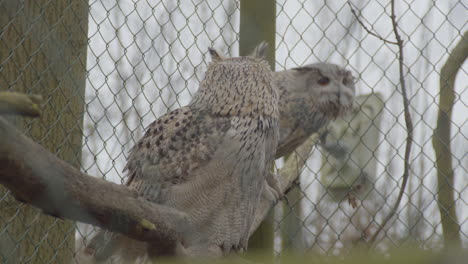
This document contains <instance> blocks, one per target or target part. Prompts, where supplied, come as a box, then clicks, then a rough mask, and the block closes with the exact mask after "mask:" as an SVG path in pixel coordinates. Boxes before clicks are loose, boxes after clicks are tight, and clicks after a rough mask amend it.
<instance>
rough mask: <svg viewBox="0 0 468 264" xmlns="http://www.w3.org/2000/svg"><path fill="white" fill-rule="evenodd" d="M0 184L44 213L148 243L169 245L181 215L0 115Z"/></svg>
mask: <svg viewBox="0 0 468 264" xmlns="http://www.w3.org/2000/svg"><path fill="white" fill-rule="evenodd" d="M0 135H1V136H0V184H2V185H4V186H6V187H7V188H8V189H10V190H11V192H12V193H13V195H14V196H15V197H16V198H17V199H18V200H20V201H23V202H25V203H28V204H31V205H33V206H35V207H38V208H40V209H42V210H43V211H44V212H45V213H46V214H50V215H53V216H56V217H63V218H68V219H71V220H75V221H80V222H84V223H88V224H92V225H96V226H99V227H102V228H104V229H107V230H110V231H112V232H118V233H122V234H124V235H126V236H128V237H130V238H133V239H136V240H140V241H146V242H149V243H150V244H151V245H158V244H160V245H164V248H168V247H167V245H173V247H171V249H172V250H173V252H168V253H167V254H169V255H170V254H174V253H175V248H176V246H177V244H178V239H179V237H180V236H181V235H182V233H183V232H185V231H187V230H188V223H187V218H186V215H185V214H184V213H182V212H180V211H178V210H175V209H173V208H169V207H166V206H163V205H158V204H154V203H151V202H148V201H146V200H143V199H140V198H138V196H137V195H136V194H135V193H134V192H132V191H131V190H130V189H129V188H127V187H125V186H122V185H117V184H114V183H110V182H107V181H105V180H103V179H99V178H95V177H91V176H88V175H86V174H84V173H81V172H80V171H79V170H77V169H75V168H73V167H72V166H71V165H69V164H67V163H66V162H64V161H62V160H60V159H59V158H57V157H56V156H55V155H53V154H52V153H50V152H48V151H47V150H45V149H44V148H43V147H42V146H40V145H39V144H37V143H35V142H33V141H32V140H31V139H29V138H27V137H25V136H24V135H23V134H21V132H19V131H18V130H17V129H15V128H14V127H13V126H11V125H10V124H8V123H7V122H6V121H5V120H4V119H3V118H0Z"/></svg>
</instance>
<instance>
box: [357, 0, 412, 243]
mask: <svg viewBox="0 0 468 264" xmlns="http://www.w3.org/2000/svg"><path fill="white" fill-rule="evenodd" d="M390 4H391V9H392V14H391V16H390V18H391V20H392V26H393V32H394V34H395V39H396V42H395V41H390V40H387V39H384V38H382V37H381V36H379V35H377V34H375V33H373V32H371V31H370V30H369V29H368V28H367V27H366V26H365V25H364V23H363V22H362V21H361V20H360V19H359V17H358V16H357V14H356V12H355V11H354V10H353V8H352V6H351V4H350V2H348V5H349V7H350V8H351V12H352V13H353V14H354V16H355V17H356V19H357V21H358V22H359V24H361V26H362V27H363V28H364V29H365V30H366V31H367V33H369V34H371V35H372V36H375V37H377V38H378V39H380V40H382V41H384V42H386V43H390V44H394V45H397V46H398V64H399V72H400V85H401V94H402V96H403V108H404V113H405V123H406V130H407V137H406V147H405V160H404V162H405V163H404V168H403V175H402V178H403V182H402V184H401V189H400V191H399V193H398V197H397V200H396V202H395V205H394V206H393V207H392V209H391V210H390V212H389V213H388V215H387V217H385V218H384V220H383V222H382V224H380V226H379V228H378V229H377V231H376V232H375V233H374V235H373V236H372V237H371V239H370V240H369V244H370V245H371V246H372V245H373V244H374V243H375V240H376V239H377V237H378V235H379V234H380V232H382V230H383V229H384V228H385V226H386V225H387V223H388V222H389V221H390V219H392V217H393V216H394V215H395V213H396V211H397V210H398V207H399V206H400V203H401V200H402V198H403V194H404V193H405V189H406V184H407V183H408V178H409V168H410V163H409V158H410V154H411V147H412V143H413V122H412V120H411V115H410V112H409V101H408V96H407V94H406V84H405V78H404V72H403V65H404V56H403V40H402V39H401V36H400V33H399V32H398V24H397V21H396V15H395V0H391V1H390Z"/></svg>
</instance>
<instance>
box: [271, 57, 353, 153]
mask: <svg viewBox="0 0 468 264" xmlns="http://www.w3.org/2000/svg"><path fill="white" fill-rule="evenodd" d="M274 78H275V82H276V85H277V86H278V89H279V93H280V100H279V112H280V139H279V144H278V148H277V150H276V155H275V157H276V158H280V157H282V156H285V155H287V154H289V153H291V152H292V151H294V149H296V148H297V147H298V146H299V145H301V144H302V143H303V142H304V141H305V140H306V139H307V138H308V137H309V136H310V135H312V134H313V133H315V132H318V130H319V129H320V128H322V127H324V126H326V125H327V124H328V123H329V122H330V121H333V120H334V119H336V118H337V117H338V116H342V115H343V114H345V113H347V112H349V111H350V110H351V109H352V106H353V101H354V94H355V85H354V83H355V81H354V77H353V75H352V74H351V72H350V71H348V70H346V69H345V68H343V67H341V66H338V65H336V64H332V63H322V62H321V63H314V64H309V65H305V66H302V67H298V68H292V69H289V70H285V71H279V72H275V73H274Z"/></svg>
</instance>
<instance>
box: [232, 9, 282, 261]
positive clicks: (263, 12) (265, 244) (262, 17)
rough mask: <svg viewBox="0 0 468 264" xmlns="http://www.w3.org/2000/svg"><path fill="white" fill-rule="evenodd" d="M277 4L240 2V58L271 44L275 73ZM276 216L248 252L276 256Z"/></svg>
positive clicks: (269, 55)
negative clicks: (257, 48)
mask: <svg viewBox="0 0 468 264" xmlns="http://www.w3.org/2000/svg"><path fill="white" fill-rule="evenodd" d="M275 36H276V1H274V0H256V1H252V0H241V1H240V30H239V55H241V56H245V55H248V54H250V53H251V52H252V51H253V50H254V48H255V47H256V46H257V45H258V44H260V42H262V41H266V42H267V43H268V53H267V60H268V62H269V63H270V65H271V68H272V70H273V71H274V70H275V45H276V42H275ZM273 225H274V214H273V213H272V212H271V213H270V214H269V216H268V217H267V218H266V219H265V221H263V223H262V225H261V226H260V227H259V228H258V229H257V231H256V232H255V233H254V234H253V236H252V237H251V238H250V241H249V251H254V252H255V251H271V252H272V253H273V240H274V226H273Z"/></svg>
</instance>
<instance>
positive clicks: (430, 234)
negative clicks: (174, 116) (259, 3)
mask: <svg viewBox="0 0 468 264" xmlns="http://www.w3.org/2000/svg"><path fill="white" fill-rule="evenodd" d="M13 2H15V1H7V0H4V1H0V8H1V9H2V10H3V11H2V12H1V13H2V14H7V15H2V16H1V17H2V18H1V30H0V39H1V41H2V42H3V43H2V46H1V53H3V55H2V56H1V61H0V83H1V86H2V89H4V88H3V87H6V88H7V89H8V90H15V89H16V87H17V86H18V87H19V86H21V85H20V84H19V83H20V82H26V81H24V80H23V79H24V78H26V79H27V78H29V79H28V81H27V82H26V83H27V84H28V85H32V86H34V87H36V86H37V87H44V86H46V85H47V83H44V82H43V81H42V80H43V78H46V77H44V76H45V75H47V74H49V73H48V72H47V68H46V69H40V68H39V69H38V68H35V69H33V70H32V71H33V72H34V74H33V76H32V77H24V76H23V75H22V74H23V72H26V71H31V69H28V67H29V66H30V64H29V63H28V62H29V61H31V60H32V59H33V58H34V57H35V56H39V55H40V54H45V55H46V56H47V55H48V54H49V53H50V52H51V51H48V50H47V49H46V48H44V46H42V45H41V41H44V42H45V41H46V40H47V36H41V35H37V34H33V35H32V38H33V39H35V41H36V42H38V45H37V46H36V47H37V49H36V50H28V49H27V47H26V48H25V47H24V46H22V45H21V43H22V41H24V40H25V39H26V38H27V37H30V35H27V34H30V32H34V31H35V30H36V29H35V25H37V24H39V23H46V24H47V25H48V26H49V27H51V28H54V27H57V24H59V23H61V20H60V17H61V16H63V14H58V16H59V19H58V20H57V22H56V23H57V24H49V23H48V22H47V21H48V20H47V16H48V15H50V13H48V12H44V11H40V12H39V15H38V16H37V17H35V18H33V19H31V20H29V21H28V23H22V22H21V21H23V20H21V19H20V18H19V17H21V16H27V15H28V10H29V9H31V8H33V7H31V6H34V5H35V4H34V1H19V2H18V3H16V2H15V3H13ZM52 2H53V1H50V2H47V1H45V2H44V3H45V5H52V4H53V3H52ZM62 2H64V3H67V4H66V7H65V8H64V9H60V10H65V11H64V14H65V12H67V13H66V14H67V15H69V16H73V15H76V13H74V12H73V11H74V8H76V5H74V4H73V3H72V1H62ZM351 2H352V5H353V6H354V7H355V9H356V10H358V11H359V12H358V14H359V19H360V20H361V21H362V22H363V23H365V24H366V25H368V27H369V28H370V29H371V30H372V31H373V32H376V33H378V34H379V35H380V36H382V37H383V38H386V39H390V40H393V39H394V36H393V31H392V28H391V24H390V17H389V16H390V6H389V1H383V0H382V1H380V0H379V1H365V0H356V1H351ZM38 5H39V4H38ZM36 8H39V9H40V8H41V7H40V6H38V7H36ZM42 8H43V9H40V10H46V8H45V7H42ZM276 10H277V17H276V26H277V29H276V32H277V33H276V70H284V69H289V68H292V67H297V66H301V65H305V64H308V63H312V62H318V61H326V62H333V63H336V64H338V65H342V66H345V67H346V68H348V69H350V70H352V72H353V74H354V75H355V76H356V77H357V83H356V86H357V98H360V99H359V100H361V101H360V102H359V104H358V105H360V106H361V108H359V109H358V111H356V112H355V113H353V114H351V115H350V116H348V117H346V118H344V119H343V120H338V121H337V122H335V123H333V124H332V125H331V126H332V127H331V128H330V131H336V133H335V134H333V133H331V134H329V135H327V137H331V138H332V139H333V140H335V141H336V142H339V144H343V145H346V146H348V145H347V144H351V145H350V148H349V153H348V154H349V155H348V156H347V158H346V160H343V161H337V160H336V158H335V160H334V161H331V159H333V155H332V154H333V153H330V152H328V151H327V150H326V149H325V147H324V146H317V147H316V148H314V150H313V151H312V152H311V153H310V157H309V159H308V161H307V164H306V166H305V167H304V169H303V171H302V174H301V176H300V181H299V182H300V184H298V185H297V186H296V187H295V188H294V189H293V190H292V191H291V192H290V193H289V194H288V201H289V202H288V203H287V204H284V203H279V204H278V205H277V207H276V210H275V215H274V218H275V226H276V229H275V240H274V241H273V242H272V243H274V249H275V252H276V253H277V254H281V253H283V252H285V251H288V250H292V251H300V252H304V251H305V252H315V253H321V254H338V253H341V252H344V251H347V250H349V249H351V248H354V247H356V246H358V245H359V244H361V243H364V242H365V241H367V240H368V239H369V236H371V235H372V234H373V233H374V232H375V231H376V229H377V228H378V227H379V224H380V223H381V222H382V220H383V218H385V216H386V215H387V214H388V213H389V212H390V209H391V207H392V206H393V205H394V203H395V200H396V197H397V194H398V192H399V190H400V188H401V182H402V179H401V175H402V174H403V163H404V160H403V156H404V148H405V135H406V127H405V122H404V113H403V106H402V100H401V90H400V86H399V85H398V84H399V75H398V59H397V52H398V50H397V48H396V47H395V46H392V45H390V44H388V43H384V42H383V41H381V40H379V39H377V38H375V37H374V36H371V35H370V34H368V33H367V32H366V31H365V30H364V29H363V28H362V27H361V26H360V25H359V23H358V22H357V20H356V17H354V16H353V15H352V13H351V11H350V8H349V6H348V5H347V1H341V0H340V1H306V0H303V1H301V0H292V1H291V0H288V1H286V0H278V1H277V8H276ZM70 11H71V12H70ZM88 11H89V13H88V25H87V27H88V31H87V32H88V33H87V36H88V38H87V57H86V58H85V59H86V89H85V94H84V101H85V112H84V124H83V128H82V134H83V141H82V142H83V145H82V155H81V163H80V164H81V169H82V171H84V172H85V173H88V174H90V175H94V176H96V177H103V178H105V179H107V180H109V181H113V182H118V183H123V182H124V181H125V177H126V175H125V174H124V173H122V170H123V168H124V166H125V162H126V158H127V157H128V151H129V150H130V148H131V147H132V146H133V145H134V144H135V142H136V141H137V140H138V139H140V138H141V136H142V134H143V132H144V129H145V127H147V126H148V125H149V124H150V123H151V122H152V121H153V120H155V119H156V118H157V117H159V116H161V115H162V114H164V113H166V112H168V111H170V110H173V109H175V108H178V107H180V106H184V105H186V104H188V102H189V101H190V99H191V96H192V95H193V93H194V92H195V91H196V90H197V87H198V83H199V82H200V80H201V78H202V77H203V72H204V70H205V69H206V65H207V61H209V58H208V57H207V48H208V47H215V48H218V49H220V50H221V51H223V52H224V53H225V54H227V55H231V56H236V55H238V47H239V46H238V45H239V44H238V42H239V37H238V32H237V29H238V28H239V15H240V13H239V2H237V1H227V0H224V1H214V0H213V1H210V0H206V1H202V0H200V1H195V0H193V1H177V2H176V1H170V0H166V1H147V0H136V1H108V0H106V1H93V0H91V1H89V9H88ZM397 16H398V22H399V28H400V30H401V34H402V36H403V39H404V41H405V46H404V49H405V53H406V57H405V61H404V66H405V68H404V69H405V72H406V74H405V76H404V77H405V80H406V82H407V86H408V93H409V100H410V111H411V115H412V117H413V120H414V147H413V151H412V154H411V159H410V165H411V167H410V175H409V182H408V186H407V188H406V191H405V194H404V196H403V199H402V202H401V204H400V206H399V208H398V210H397V212H396V214H395V216H394V217H393V218H392V220H391V222H390V223H389V224H388V225H387V226H386V227H385V228H384V232H383V233H382V234H381V235H380V236H379V238H378V239H377V246H378V248H380V249H382V250H386V249H389V248H394V247H401V246H405V245H410V244H414V243H418V245H421V247H423V248H440V247H442V246H443V244H444V241H443V233H442V226H441V217H440V214H439V207H438V203H437V196H438V190H437V175H436V167H435V154H434V149H433V146H432V141H431V138H432V134H433V131H434V128H435V125H436V118H437V110H438V97H439V79H440V78H441V71H440V69H441V67H442V65H443V64H444V63H445V61H446V59H447V56H448V54H449V53H450V51H451V50H452V49H453V47H454V46H455V45H456V43H457V42H458V41H460V39H461V36H462V35H463V34H464V32H466V31H467V29H468V24H467V22H468V20H467V19H466V17H467V16H468V6H467V3H466V2H464V1H462V0H449V1H410V0H403V1H397ZM44 21H45V22H44ZM81 26H83V25H81ZM84 28H85V27H84ZM65 31H66V30H65ZM9 32H10V33H9ZM11 32H14V34H16V35H15V41H16V45H10V44H8V43H7V41H6V39H7V38H8V37H11V36H12V35H8V34H7V33H9V34H13V33H11ZM38 32H39V31H38ZM51 32H54V31H53V30H52V31H51ZM22 34H24V35H22ZM51 34H52V33H51ZM65 34H71V33H70V32H68V33H67V32H65ZM66 39H67V38H66ZM465 41H466V40H465ZM55 45H56V47H58V48H59V49H60V45H61V43H60V42H57V43H55ZM20 48H21V50H19V49H20ZM15 53H23V54H25V55H26V56H23V57H22V58H20V59H21V60H24V62H23V64H20V63H16V61H15V60H18V57H15V56H13V54H15ZM15 63H16V64H15ZM76 63H78V64H79V63H81V64H84V61H78V62H76ZM15 65H17V66H15ZM18 65H23V68H21V66H18ZM57 65H60V64H57ZM7 66H8V67H18V68H16V69H15V70H16V72H18V73H19V75H18V76H19V77H18V78H11V76H7V74H6V73H7V72H8V71H7V70H6V69H7ZM51 67H54V64H51ZM467 72H468V68H467V64H466V63H465V64H464V65H463V66H462V68H461V70H460V72H459V73H458V76H457V79H456V83H455V89H456V90H455V92H456V96H457V98H456V99H457V100H456V103H455V105H454V109H453V116H452V120H451V121H452V123H451V126H452V134H451V145H452V151H453V153H452V155H453V156H452V158H453V168H454V175H455V182H454V184H453V186H452V187H453V190H454V196H455V197H454V198H455V201H456V203H455V207H456V212H457V219H456V220H457V221H458V224H459V226H460V230H459V236H460V240H461V242H462V245H463V246H464V247H465V248H466V247H467V246H468V221H467V219H468V210H467V208H468V206H467V205H468V180H467V179H468V178H467V177H466V175H468V158H467V157H468V156H467V147H466V146H467V135H468V126H467V115H466V112H467V110H468V89H467V87H468V86H467V85H466V84H467V83H468V75H467ZM66 74H67V70H65V72H61V75H60V76H58V77H57V78H58V79H59V82H58V84H57V85H56V87H54V89H53V90H51V91H50V92H49V93H47V94H42V95H43V96H44V97H45V101H46V104H47V103H49V102H50V104H52V103H53V101H52V99H51V98H52V95H53V94H60V96H63V97H65V102H66V103H65V104H64V105H63V106H61V107H53V106H51V108H50V109H48V110H47V111H49V112H50V113H51V114H52V115H54V116H57V117H60V116H61V115H64V114H65V113H66V112H67V111H69V107H68V102H70V101H71V99H72V98H74V97H77V96H80V95H79V94H77V92H73V91H70V90H67V88H66V87H64V85H61V82H60V78H65V77H64V76H66ZM371 94H372V95H377V98H380V99H379V100H380V101H378V103H377V105H376V104H374V103H372V102H371V101H370V100H369V99H368V98H370V97H369V96H370V95H371ZM368 105H370V107H371V108H373V107H374V108H375V109H373V111H374V110H375V111H377V114H376V115H373V114H369V113H368V114H365V115H364V114H363V112H365V111H364V110H362V109H363V107H364V106H368ZM366 113H367V112H366ZM374 114H375V113H374ZM377 116H378V117H377ZM57 120H59V118H57ZM40 122H41V120H35V121H31V122H29V123H28V125H26V127H27V128H28V127H31V124H35V123H40ZM47 126H49V127H45V129H44V130H45V131H44V132H43V136H42V138H39V139H38V141H39V142H41V140H46V139H47V138H48V137H53V135H52V134H51V133H48V132H47V131H51V130H52V129H53V127H58V128H60V129H63V130H65V128H64V125H63V124H61V123H60V122H52V123H50V124H47ZM66 132H69V130H66ZM67 140H69V139H68V138H64V139H63V141H61V142H56V143H55V146H54V148H52V149H51V150H52V151H53V152H55V153H60V151H61V150H62V147H64V146H65V145H66V144H68V143H69V142H68V141H67ZM349 142H352V143H349ZM363 152H367V154H365V156H366V158H362V157H363V156H364V155H363ZM337 162H338V163H339V162H342V163H340V164H341V165H340V166H344V165H343V164H346V166H352V167H353V168H354V170H357V171H359V173H356V174H355V175H362V174H363V173H364V172H365V173H366V177H367V178H368V182H367V183H368V184H369V185H368V186H367V187H369V188H367V189H365V192H363V191H361V193H359V194H356V195H355V196H351V195H349V194H348V192H349V191H350V189H349V188H350V186H352V185H353V184H354V182H355V180H356V178H352V177H351V178H349V177H350V176H349V175H348V174H349V173H344V172H348V170H347V169H345V168H343V167H339V166H338V165H337ZM282 164H283V161H282V160H279V161H277V165H278V167H281V166H282ZM327 164H328V165H327ZM327 166H328V167H327ZM337 166H338V167H337ZM326 168H328V170H327V171H328V172H330V171H334V172H333V173H332V172H330V173H325V169H326ZM340 170H341V172H340ZM351 174H352V173H351ZM356 177H357V176H356ZM0 194H1V196H0V207H1V208H2V210H6V209H8V210H9V212H10V213H9V214H8V215H5V214H3V216H2V217H1V218H0V221H1V222H2V225H0V249H1V250H0V260H2V261H0V262H10V263H14V262H13V255H14V254H11V252H12V251H14V250H15V248H16V249H17V248H18V245H17V243H19V242H18V240H14V239H13V240H11V239H10V237H13V236H11V235H10V234H9V232H10V231H9V229H8V226H11V225H14V224H15V222H18V221H22V220H20V219H21V211H20V207H22V206H23V205H20V204H17V203H14V202H12V198H11V197H9V196H8V194H7V192H6V191H2V192H1V193H0ZM350 197H351V198H352V199H351V200H350ZM353 199H354V200H353ZM3 208H6V209H3ZM38 214H40V213H39V212H37V213H36V215H38ZM56 226H57V222H56V221H53V222H49V223H47V225H45V226H40V227H39V228H40V229H42V230H45V232H43V233H42V235H40V237H39V239H38V240H34V242H31V243H36V244H34V245H33V248H38V247H46V248H47V247H49V248H50V251H51V252H52V253H51V254H48V255H41V256H40V255H39V254H38V253H37V252H38V251H37V250H32V251H29V253H28V254H29V255H27V256H20V259H19V260H21V261H27V260H32V259H39V261H37V262H38V263H56V261H57V252H58V251H61V250H65V251H67V250H68V251H70V252H74V251H75V250H76V249H77V248H80V247H81V245H82V244H83V243H85V242H86V240H87V238H89V234H90V233H91V232H92V231H93V227H91V226H87V225H83V224H76V225H75V227H76V230H77V231H76V234H75V240H76V243H75V246H73V245H71V244H70V243H68V242H65V241H67V238H66V237H72V236H73V230H75V228H73V229H72V231H70V230H68V231H63V234H64V236H63V238H62V239H63V243H59V245H60V246H57V244H53V243H52V244H51V243H49V242H48V239H49V238H48V231H47V230H49V229H53V228H56ZM34 228H37V224H35V223H34V221H32V222H31V223H30V224H25V225H24V226H23V228H21V231H20V232H21V235H20V236H19V239H20V240H24V239H26V240H27V239H28V236H29V234H30V232H32V231H31V230H32V229H34ZM15 237H18V236H15ZM7 240H8V241H7ZM31 241H32V240H31ZM67 247H68V248H67ZM16 260H18V259H16ZM65 262H67V261H65Z"/></svg>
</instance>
